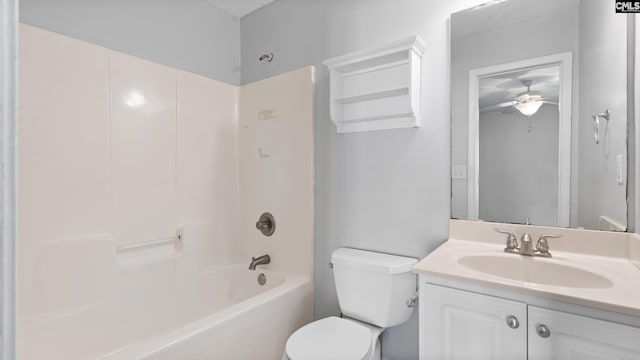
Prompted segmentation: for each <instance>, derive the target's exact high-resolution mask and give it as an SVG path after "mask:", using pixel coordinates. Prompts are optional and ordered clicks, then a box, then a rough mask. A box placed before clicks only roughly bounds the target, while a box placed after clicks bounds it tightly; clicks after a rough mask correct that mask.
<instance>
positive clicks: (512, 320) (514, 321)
mask: <svg viewBox="0 0 640 360" xmlns="http://www.w3.org/2000/svg"><path fill="white" fill-rule="evenodd" d="M506 320H507V326H508V327H510V328H512V329H517V328H518V327H519V326H520V322H519V321H518V318H517V317H515V316H513V315H509V316H507V317H506Z"/></svg>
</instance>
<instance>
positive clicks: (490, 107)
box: [480, 101, 516, 112]
mask: <svg viewBox="0 0 640 360" xmlns="http://www.w3.org/2000/svg"><path fill="white" fill-rule="evenodd" d="M515 104H516V102H515V101H507V102H503V103H499V104H495V105H488V106H485V107H483V108H480V112H485V111H491V110H497V109H502V108H505V107H511V106H513V105H515Z"/></svg>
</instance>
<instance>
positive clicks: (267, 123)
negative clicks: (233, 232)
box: [239, 67, 313, 277]
mask: <svg viewBox="0 0 640 360" xmlns="http://www.w3.org/2000/svg"><path fill="white" fill-rule="evenodd" d="M312 70H313V69H312V68H311V67H306V68H302V69H299V70H294V71H291V72H288V73H286V74H284V75H280V76H276V77H272V78H269V79H266V80H261V81H256V82H255V83H252V84H248V85H244V86H242V87H241V88H240V100H241V104H242V106H241V107H240V111H239V112H240V135H239V138H240V140H239V141H240V154H239V156H240V189H241V192H240V207H241V208H240V213H241V221H242V224H243V225H242V226H240V228H239V229H240V234H239V236H240V239H242V246H243V253H244V254H249V255H251V256H260V255H263V254H269V255H270V256H271V265H269V266H267V267H268V268H269V267H271V266H278V265H276V264H280V265H279V266H284V267H280V269H282V270H285V271H288V272H292V273H295V274H303V275H305V276H308V277H312V274H313V241H310V240H309V239H313V115H312V109H313V83H312V82H311V81H309V80H310V79H312V77H313V71H312ZM263 212H269V213H271V214H272V215H273V216H274V217H275V220H276V231H275V233H274V234H273V235H272V236H270V237H265V236H263V235H262V234H261V233H260V232H259V231H257V230H256V228H255V225H254V224H255V223H256V221H258V218H259V217H260V215H261V214H262V213H263ZM283 239H290V241H283ZM303 239H305V240H303ZM247 260H248V258H247Z"/></svg>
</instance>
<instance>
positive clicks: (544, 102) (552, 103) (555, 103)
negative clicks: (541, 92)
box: [542, 100, 560, 106]
mask: <svg viewBox="0 0 640 360" xmlns="http://www.w3.org/2000/svg"><path fill="white" fill-rule="evenodd" d="M542 103H543V104H549V105H555V106H558V105H560V104H558V103H557V102H553V101H546V100H542Z"/></svg>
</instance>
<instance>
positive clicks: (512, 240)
mask: <svg viewBox="0 0 640 360" xmlns="http://www.w3.org/2000/svg"><path fill="white" fill-rule="evenodd" d="M494 230H495V231H496V232H499V233H501V234H505V235H507V244H506V246H505V248H504V251H506V252H517V251H518V240H516V236H515V235H514V234H513V233H512V232H511V231H506V230H500V229H498V228H494Z"/></svg>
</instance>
